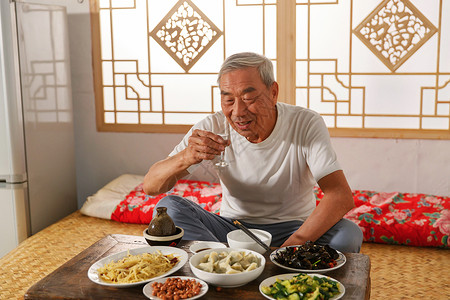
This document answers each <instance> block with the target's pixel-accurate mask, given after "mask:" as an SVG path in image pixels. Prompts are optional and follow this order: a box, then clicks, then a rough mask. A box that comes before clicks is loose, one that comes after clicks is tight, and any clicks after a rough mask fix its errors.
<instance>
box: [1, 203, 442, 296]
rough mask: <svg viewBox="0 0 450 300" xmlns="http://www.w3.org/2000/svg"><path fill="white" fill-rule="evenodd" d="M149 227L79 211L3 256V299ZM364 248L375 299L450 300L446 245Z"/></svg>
mask: <svg viewBox="0 0 450 300" xmlns="http://www.w3.org/2000/svg"><path fill="white" fill-rule="evenodd" d="M146 227H147V225H138V224H127V223H119V222H115V221H111V220H105V219H100V218H95V217H88V216H85V215H82V214H81V213H80V212H79V211H76V212H74V213H72V214H71V215H69V216H67V217H66V218H64V219H62V220H60V221H59V222H57V223H55V224H53V225H51V226H49V227H47V228H45V229H44V230H42V231H40V232H38V233H37V234H35V235H33V236H31V237H30V238H28V239H27V240H25V241H24V242H22V243H21V244H20V245H19V246H18V247H17V248H16V249H14V250H13V251H11V252H10V253H8V254H6V255H5V256H4V257H2V258H1V259H0V266H1V267H0V268H1V272H0V299H23V296H24V294H25V293H26V291H27V290H28V289H29V288H30V287H31V286H32V285H33V284H34V283H36V282H38V281H39V280H40V279H42V278H44V277H45V276H46V275H48V274H50V273H51V272H52V271H54V270H56V269H57V268H58V267H59V266H61V265H62V264H63V263H65V262H67V261H68V260H70V259H71V258H73V257H74V256H75V255H77V254H78V253H80V252H81V251H83V250H84V249H86V248H88V247H89V246H91V245H92V244H94V243H95V242H96V241H98V240H100V239H101V238H103V237H104V236H106V235H108V234H129V235H137V236H141V235H142V232H143V230H144V229H145V228H146ZM361 252H362V253H364V254H367V255H369V256H370V259H371V274H370V276H371V287H372V288H371V299H383V300H384V299H450V284H449V282H448V275H447V273H448V272H447V271H446V268H447V267H446V266H448V263H449V262H450V251H449V250H448V249H440V248H424V247H409V246H394V245H385V244H375V243H363V246H362V250H361Z"/></svg>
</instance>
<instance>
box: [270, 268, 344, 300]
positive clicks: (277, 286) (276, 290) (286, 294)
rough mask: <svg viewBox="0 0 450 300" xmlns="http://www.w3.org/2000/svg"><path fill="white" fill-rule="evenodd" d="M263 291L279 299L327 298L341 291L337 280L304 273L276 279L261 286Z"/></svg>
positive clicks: (310, 299)
mask: <svg viewBox="0 0 450 300" xmlns="http://www.w3.org/2000/svg"><path fill="white" fill-rule="evenodd" d="M261 291H262V292H263V293H264V294H266V295H268V296H271V297H273V298H275V299H277V300H313V299H325V300H326V299H330V298H333V297H334V296H335V295H338V294H339V293H340V290H339V286H338V284H337V282H336V281H334V280H331V279H328V278H326V277H317V276H314V277H311V276H309V275H308V274H304V273H300V274H298V275H295V276H294V277H293V278H292V279H289V280H280V279H276V281H275V282H274V283H273V284H271V285H270V286H263V287H261Z"/></svg>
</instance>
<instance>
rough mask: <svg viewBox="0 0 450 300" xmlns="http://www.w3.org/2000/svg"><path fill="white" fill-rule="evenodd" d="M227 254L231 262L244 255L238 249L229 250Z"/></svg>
mask: <svg viewBox="0 0 450 300" xmlns="http://www.w3.org/2000/svg"><path fill="white" fill-rule="evenodd" d="M228 256H229V257H230V262H231V264H234V263H235V262H238V261H241V259H242V258H243V257H244V255H243V253H241V252H238V251H231V252H230V254H228ZM231 264H230V265H231Z"/></svg>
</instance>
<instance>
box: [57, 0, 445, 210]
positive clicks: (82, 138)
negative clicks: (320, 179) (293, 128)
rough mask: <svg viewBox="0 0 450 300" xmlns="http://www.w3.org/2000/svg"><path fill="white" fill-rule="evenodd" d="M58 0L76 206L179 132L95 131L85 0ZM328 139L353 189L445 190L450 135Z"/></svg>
mask: <svg viewBox="0 0 450 300" xmlns="http://www.w3.org/2000/svg"><path fill="white" fill-rule="evenodd" d="M79 1H81V2H82V3H79ZM59 2H60V3H63V2H66V4H67V7H68V13H69V35H70V50H71V65H72V81H73V82H72V89H73V101H74V112H75V143H76V149H75V154H76V172H77V191H78V205H79V207H80V206H81V205H82V204H83V202H84V201H85V199H86V197H87V196H89V195H91V194H93V193H95V191H96V190H98V189H99V188H101V187H102V186H103V185H105V184H106V183H108V182H109V181H110V180H112V179H114V178H115V177H117V176H119V175H121V174H124V173H134V174H142V175H144V174H145V173H146V171H147V169H148V168H149V166H150V165H151V164H153V163H154V162H156V161H158V160H160V159H162V158H164V157H166V155H167V154H168V153H169V152H170V151H171V150H172V148H173V147H174V146H175V145H176V144H177V143H178V141H179V140H180V139H181V137H182V135H180V134H142V133H104V132H97V130H96V125H95V106H94V90H93V75H92V56H91V41H90V38H91V37H90V33H91V28H90V17H89V3H88V1H87V0H84V1H82V0H66V1H59ZM333 145H334V147H335V150H336V152H337V154H338V157H339V159H340V161H341V164H342V166H343V168H344V172H345V174H346V175H347V178H348V181H349V183H350V185H351V187H352V188H353V189H366V190H374V191H386V192H389V191H400V192H411V193H428V194H436V195H446V196H450V140H444V141H442V140H401V139H365V138H364V139H363V138H333Z"/></svg>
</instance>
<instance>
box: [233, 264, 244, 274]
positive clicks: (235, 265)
mask: <svg viewBox="0 0 450 300" xmlns="http://www.w3.org/2000/svg"><path fill="white" fill-rule="evenodd" d="M231 268H232V269H233V270H236V271H239V272H243V271H244V268H243V267H242V265H241V264H240V263H239V262H235V263H234V264H232V265H231Z"/></svg>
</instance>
